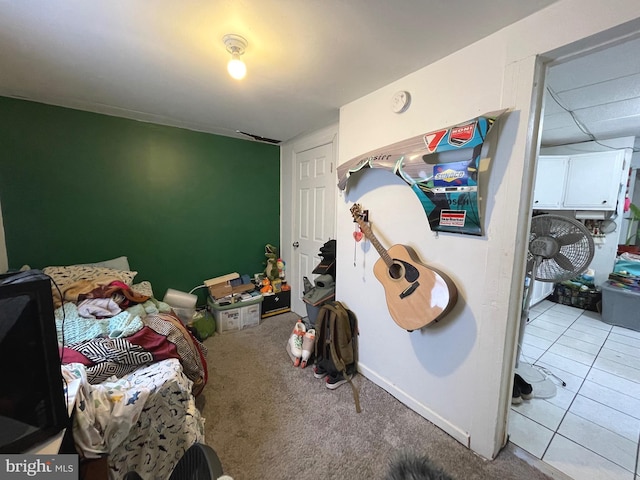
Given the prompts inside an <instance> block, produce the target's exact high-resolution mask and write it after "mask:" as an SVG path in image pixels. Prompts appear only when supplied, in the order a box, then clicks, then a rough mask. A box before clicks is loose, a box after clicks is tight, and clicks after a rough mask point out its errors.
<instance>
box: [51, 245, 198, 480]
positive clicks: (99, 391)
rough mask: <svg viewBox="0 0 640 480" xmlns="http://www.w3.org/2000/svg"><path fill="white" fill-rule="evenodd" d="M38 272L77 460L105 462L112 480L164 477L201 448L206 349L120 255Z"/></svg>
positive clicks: (52, 267) (53, 267)
mask: <svg viewBox="0 0 640 480" xmlns="http://www.w3.org/2000/svg"><path fill="white" fill-rule="evenodd" d="M43 272H44V273H45V274H47V275H49V277H50V278H51V280H52V293H53V297H54V307H55V317H56V319H55V320H56V330H57V334H58V343H59V345H60V350H61V359H62V364H63V365H62V373H63V377H64V379H65V384H66V391H67V395H68V396H70V397H71V400H69V399H68V401H70V402H74V404H75V408H74V413H73V417H72V418H73V428H72V431H73V440H74V443H75V448H76V450H77V452H78V453H79V455H80V457H81V459H97V458H106V459H107V462H108V468H109V478H110V479H112V480H116V479H121V478H123V477H124V475H125V474H126V473H127V472H129V471H135V472H137V473H138V474H139V475H140V476H141V477H142V478H143V479H145V480H146V479H154V480H156V479H167V478H169V476H170V474H171V471H172V470H173V467H174V466H175V464H176V463H177V461H178V460H179V459H180V458H181V457H182V455H183V454H184V452H185V451H186V450H187V449H188V448H189V447H190V446H191V445H192V444H194V443H196V442H199V443H204V419H203V418H202V416H201V415H200V413H199V411H198V409H197V408H196V405H195V397H196V396H197V395H198V394H200V393H201V392H202V389H203V388H204V386H205V384H206V382H207V368H206V349H205V347H204V346H203V345H202V344H201V343H200V342H199V341H198V340H197V339H196V338H195V337H194V336H193V335H191V333H190V332H189V330H187V329H186V328H185V326H184V325H183V323H182V322H181V321H180V319H179V318H178V316H177V315H176V314H175V312H174V311H173V310H172V309H171V307H170V306H169V305H167V304H165V303H163V302H161V301H159V300H157V299H156V298H155V297H154V294H153V289H152V286H151V284H150V283H149V282H140V283H135V282H134V279H135V276H136V274H137V272H135V271H132V270H130V269H129V264H128V260H126V257H119V258H118V259H114V260H110V261H106V262H99V263H96V264H83V265H70V266H50V267H46V268H44V269H43Z"/></svg>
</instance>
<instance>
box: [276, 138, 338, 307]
mask: <svg viewBox="0 0 640 480" xmlns="http://www.w3.org/2000/svg"><path fill="white" fill-rule="evenodd" d="M337 135H338V127H337V125H333V126H331V127H327V128H325V129H322V130H320V131H318V132H315V133H313V134H310V135H308V136H305V137H303V138H300V139H297V140H294V141H292V142H289V143H288V144H287V145H285V146H283V148H282V164H283V169H282V179H283V180H282V197H283V199H289V200H288V201H285V202H284V203H283V205H282V214H281V215H282V219H283V221H282V222H281V223H282V232H281V238H282V246H281V251H282V255H286V257H284V258H285V261H286V262H287V265H286V277H287V282H288V283H289V285H290V286H291V309H292V310H293V311H294V312H296V313H298V314H299V315H301V316H303V317H304V316H305V315H306V304H305V303H304V302H303V301H302V295H303V292H302V289H303V279H304V277H307V278H308V279H309V281H310V282H311V283H313V279H314V278H315V275H313V274H312V271H313V269H314V268H315V267H316V265H317V264H318V263H320V256H319V255H320V247H322V245H324V243H325V242H327V241H328V240H330V239H334V238H335V228H336V227H335V224H336V219H335V208H336V197H337V193H336V192H337V174H336V165H337V159H336V155H337Z"/></svg>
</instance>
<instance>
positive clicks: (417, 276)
mask: <svg viewBox="0 0 640 480" xmlns="http://www.w3.org/2000/svg"><path fill="white" fill-rule="evenodd" d="M351 215H352V216H353V219H354V220H355V221H356V222H357V223H358V225H359V226H360V230H361V231H362V233H364V235H365V237H367V238H368V239H369V241H371V244H372V245H373V246H374V247H375V249H376V250H377V252H378V254H379V255H380V258H379V259H378V260H377V261H376V263H375V264H374V265H373V274H374V275H375V277H376V278H377V279H378V281H379V282H380V283H381V284H382V286H383V287H384V292H385V297H386V300H387V307H388V309H389V313H390V314H391V317H392V318H393V320H394V321H395V322H396V323H397V324H398V326H400V327H401V328H404V329H405V330H408V331H410V332H411V331H413V330H417V329H420V328H422V327H424V326H426V325H429V324H430V323H431V322H437V321H438V320H440V319H441V318H442V317H444V316H445V315H446V314H447V313H449V311H451V309H452V308H453V306H454V305H455V304H456V302H457V300H458V289H457V288H456V286H455V284H454V283H453V281H452V280H451V279H450V278H449V277H448V276H446V275H445V274H444V273H442V272H440V271H438V270H436V269H434V268H430V267H427V266H425V265H423V264H422V263H421V262H420V260H419V259H418V256H417V255H416V253H415V251H414V250H413V249H411V248H410V247H406V246H404V245H394V246H392V247H391V248H389V250H387V249H385V248H384V247H383V246H382V245H381V244H380V242H379V241H378V239H377V238H376V236H375V235H374V234H373V232H372V231H371V227H370V226H369V224H368V222H365V221H364V219H363V215H362V209H361V207H360V205H359V204H357V203H356V204H354V205H353V206H352V207H351Z"/></svg>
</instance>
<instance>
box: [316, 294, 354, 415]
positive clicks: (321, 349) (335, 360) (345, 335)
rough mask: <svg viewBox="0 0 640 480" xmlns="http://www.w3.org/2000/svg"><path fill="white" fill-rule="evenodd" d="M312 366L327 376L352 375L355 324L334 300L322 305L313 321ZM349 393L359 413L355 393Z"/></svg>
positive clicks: (345, 376)
mask: <svg viewBox="0 0 640 480" xmlns="http://www.w3.org/2000/svg"><path fill="white" fill-rule="evenodd" d="M315 330H316V340H315V356H316V358H315V364H316V365H317V366H319V367H320V368H322V369H324V370H325V371H326V372H327V373H328V374H329V375H334V376H335V375H337V374H339V373H341V374H342V375H344V378H348V375H353V374H354V373H355V372H356V362H357V360H358V321H357V319H356V316H355V314H354V313H353V312H352V311H351V310H349V309H348V308H345V306H344V305H343V304H342V303H340V302H337V301H330V302H327V303H325V304H323V305H322V306H321V307H320V310H319V311H318V315H317V317H316V321H315ZM348 382H349V384H350V385H351V389H352V391H353V400H354V402H355V404H356V411H357V412H358V413H360V399H359V397H358V391H357V390H356V387H355V386H354V385H353V383H352V382H351V380H348Z"/></svg>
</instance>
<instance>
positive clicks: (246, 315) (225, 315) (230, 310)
mask: <svg viewBox="0 0 640 480" xmlns="http://www.w3.org/2000/svg"><path fill="white" fill-rule="evenodd" d="M260 303H262V296H259V297H256V298H255V300H247V301H244V302H237V303H232V304H230V305H223V306H220V305H219V304H217V303H215V302H214V300H213V299H212V298H211V297H209V299H208V301H207V304H208V305H209V310H210V311H211V313H213V316H214V317H215V319H216V332H217V333H227V332H233V331H237V330H241V329H243V328H248V327H255V326H256V325H258V324H259V323H260Z"/></svg>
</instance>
